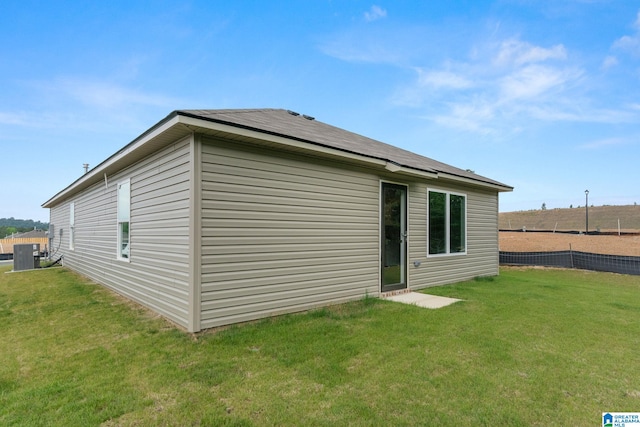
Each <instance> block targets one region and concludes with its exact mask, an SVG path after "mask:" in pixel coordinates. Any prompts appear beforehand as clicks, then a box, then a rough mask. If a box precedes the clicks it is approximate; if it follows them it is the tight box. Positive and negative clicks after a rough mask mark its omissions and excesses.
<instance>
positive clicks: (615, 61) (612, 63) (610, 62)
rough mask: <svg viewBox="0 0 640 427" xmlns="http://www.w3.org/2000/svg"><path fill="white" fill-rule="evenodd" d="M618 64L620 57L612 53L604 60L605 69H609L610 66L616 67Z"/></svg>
mask: <svg viewBox="0 0 640 427" xmlns="http://www.w3.org/2000/svg"><path fill="white" fill-rule="evenodd" d="M616 65H618V58H616V57H615V56H612V55H608V56H607V57H606V58H604V60H603V61H602V69H604V70H608V69H609V68H612V67H615V66H616Z"/></svg>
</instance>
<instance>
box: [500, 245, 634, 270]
mask: <svg viewBox="0 0 640 427" xmlns="http://www.w3.org/2000/svg"><path fill="white" fill-rule="evenodd" d="M500 265H537V266H544V267H565V268H580V269H583V270H594V271H608V272H611V273H621V274H633V275H640V257H636V256H624V255H604V254H592V253H589V252H580V251H573V250H568V251H554V252H503V251H500Z"/></svg>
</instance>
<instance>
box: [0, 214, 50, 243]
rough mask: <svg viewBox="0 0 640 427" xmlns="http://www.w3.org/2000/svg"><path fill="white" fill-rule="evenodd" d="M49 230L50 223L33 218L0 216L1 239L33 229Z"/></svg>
mask: <svg viewBox="0 0 640 427" xmlns="http://www.w3.org/2000/svg"><path fill="white" fill-rule="evenodd" d="M34 228H35V229H38V230H48V229H49V223H48V222H41V221H34V220H32V219H16V218H13V217H11V218H0V239H1V238H3V237H5V236H10V235H11V234H14V233H26V232H27V231H31V230H33V229H34Z"/></svg>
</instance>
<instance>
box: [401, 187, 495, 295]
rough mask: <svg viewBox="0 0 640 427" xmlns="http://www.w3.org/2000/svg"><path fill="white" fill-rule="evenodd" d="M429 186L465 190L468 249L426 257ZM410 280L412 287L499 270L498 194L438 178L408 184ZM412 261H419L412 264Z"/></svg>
mask: <svg viewBox="0 0 640 427" xmlns="http://www.w3.org/2000/svg"><path fill="white" fill-rule="evenodd" d="M428 189H436V190H444V191H451V192H455V193H460V194H466V201H467V253H466V254H451V255H438V256H429V257H427V237H428V236H427V230H428V227H427V191H428ZM409 202H410V206H409V215H410V219H409V222H410V237H409V253H410V255H409V261H410V262H409V280H410V282H409V283H410V285H411V287H412V288H413V289H420V288H424V287H428V286H436V285H442V284H447V283H455V282H459V281H463V280H468V279H471V278H473V277H476V276H491V275H496V274H498V223H497V220H498V195H497V193H496V192H494V191H485V190H480V189H478V188H476V187H462V186H458V185H447V184H446V183H443V182H441V181H432V182H429V183H428V184H427V183H417V184H414V185H412V186H411V189H410V197H409ZM413 261H420V262H421V265H420V266H419V267H415V266H414V265H413Z"/></svg>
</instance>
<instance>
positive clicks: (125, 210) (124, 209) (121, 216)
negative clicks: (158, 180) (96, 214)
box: [116, 179, 131, 262]
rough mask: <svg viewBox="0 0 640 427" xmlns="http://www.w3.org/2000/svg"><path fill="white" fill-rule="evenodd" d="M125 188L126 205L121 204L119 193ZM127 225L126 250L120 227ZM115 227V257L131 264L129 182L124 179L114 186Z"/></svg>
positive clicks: (121, 199)
mask: <svg viewBox="0 0 640 427" xmlns="http://www.w3.org/2000/svg"><path fill="white" fill-rule="evenodd" d="M123 186H126V188H127V191H128V200H127V203H123V198H122V197H121V196H120V191H121V189H122V188H123ZM125 223H126V224H127V242H126V245H127V246H126V248H124V247H123V245H124V244H125V242H124V241H123V240H124V239H123V237H124V236H123V233H122V225H123V224H125ZM116 226H117V235H118V238H117V240H118V243H117V244H118V246H117V248H116V257H117V259H118V260H119V261H124V262H131V180H130V179H125V180H123V181H120V182H118V183H117V186H116Z"/></svg>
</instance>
